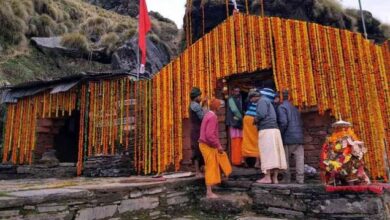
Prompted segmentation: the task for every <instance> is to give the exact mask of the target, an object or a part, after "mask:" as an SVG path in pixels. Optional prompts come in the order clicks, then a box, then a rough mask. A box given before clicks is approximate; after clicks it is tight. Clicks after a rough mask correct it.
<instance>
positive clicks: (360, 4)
mask: <svg viewBox="0 0 390 220" xmlns="http://www.w3.org/2000/svg"><path fill="white" fill-rule="evenodd" d="M359 8H360V16H361V17H362V23H363V31H364V37H365V38H366V39H367V30H366V22H365V21H364V14H363V9H362V2H361V0H359Z"/></svg>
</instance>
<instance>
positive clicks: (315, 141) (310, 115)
mask: <svg viewBox="0 0 390 220" xmlns="http://www.w3.org/2000/svg"><path fill="white" fill-rule="evenodd" d="M302 121H303V128H304V137H305V139H304V141H305V144H304V147H305V163H306V164H308V165H310V166H312V167H314V168H316V169H318V168H319V162H320V154H321V149H322V144H323V143H324V142H325V139H326V136H327V135H328V134H330V132H331V125H332V123H333V122H334V119H333V118H332V117H331V116H330V114H329V113H325V114H324V115H319V114H318V111H310V112H304V113H302ZM293 163H294V161H292V164H293Z"/></svg>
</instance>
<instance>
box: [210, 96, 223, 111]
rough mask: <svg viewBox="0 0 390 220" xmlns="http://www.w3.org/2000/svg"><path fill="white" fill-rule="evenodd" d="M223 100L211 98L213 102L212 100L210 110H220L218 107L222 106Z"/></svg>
mask: <svg viewBox="0 0 390 220" xmlns="http://www.w3.org/2000/svg"><path fill="white" fill-rule="evenodd" d="M221 104H222V103H221V100H219V99H213V100H211V102H210V110H211V111H216V110H218V108H219V107H220V106H221Z"/></svg>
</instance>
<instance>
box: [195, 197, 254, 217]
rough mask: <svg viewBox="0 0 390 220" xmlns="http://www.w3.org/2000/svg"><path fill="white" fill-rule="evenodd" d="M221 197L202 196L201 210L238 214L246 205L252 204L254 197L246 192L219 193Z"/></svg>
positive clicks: (209, 212)
mask: <svg viewBox="0 0 390 220" xmlns="http://www.w3.org/2000/svg"><path fill="white" fill-rule="evenodd" d="M218 195H219V198H216V199H208V198H206V197H205V198H202V199H201V200H200V203H199V206H200V210H202V211H203V212H205V213H207V214H219V213H220V212H221V211H223V212H224V213H225V214H238V213H241V212H243V211H244V209H245V207H250V206H251V205H252V199H251V198H250V197H249V196H248V195H247V194H246V193H245V192H231V193H224V194H221V193H219V194H218Z"/></svg>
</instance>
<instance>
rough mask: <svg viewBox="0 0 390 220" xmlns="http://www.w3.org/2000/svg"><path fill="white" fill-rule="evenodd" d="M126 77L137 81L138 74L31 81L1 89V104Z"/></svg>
mask: <svg viewBox="0 0 390 220" xmlns="http://www.w3.org/2000/svg"><path fill="white" fill-rule="evenodd" d="M125 76H128V77H131V78H132V80H134V81H136V80H137V74H135V73H128V72H126V71H124V70H115V71H107V72H87V73H80V74H75V75H71V76H65V77H61V78H57V79H52V80H40V81H29V82H25V83H21V84H17V85H13V86H5V87H2V88H0V90H1V91H0V92H1V94H0V97H1V103H15V102H17V100H18V99H19V98H22V97H26V96H32V95H35V94H37V93H40V92H43V91H46V90H49V89H50V90H51V92H50V93H52V94H54V93H59V92H65V91H68V90H69V89H71V88H73V87H74V86H76V85H77V84H79V83H82V82H86V81H93V80H102V79H111V78H118V77H125ZM140 79H150V77H149V76H140Z"/></svg>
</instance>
